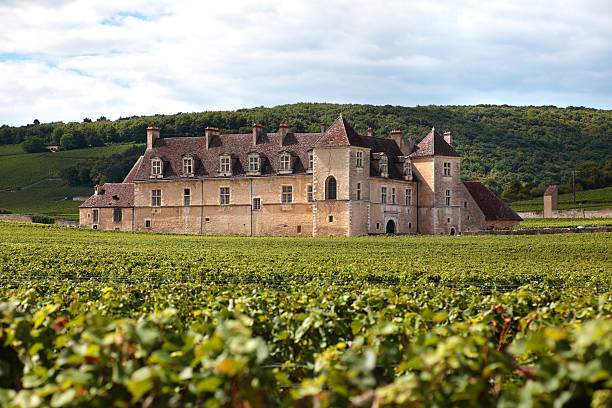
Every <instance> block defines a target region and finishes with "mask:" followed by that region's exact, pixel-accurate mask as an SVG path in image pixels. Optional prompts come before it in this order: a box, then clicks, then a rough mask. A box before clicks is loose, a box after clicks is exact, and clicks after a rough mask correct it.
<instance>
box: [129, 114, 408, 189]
mask: <svg viewBox="0 0 612 408" xmlns="http://www.w3.org/2000/svg"><path fill="white" fill-rule="evenodd" d="M280 141H281V135H280V133H267V134H265V133H264V134H262V135H261V137H260V141H259V142H258V143H257V144H256V145H253V135H252V133H245V134H223V135H215V136H212V139H211V142H210V147H209V148H208V149H206V138H205V137H172V138H163V137H162V138H159V139H157V140H155V143H154V146H153V148H152V149H149V150H147V151H146V152H145V153H144V155H143V156H141V158H140V159H139V160H138V161H137V162H136V164H135V165H134V167H133V168H132V170H130V173H129V174H128V176H127V177H126V179H125V181H126V182H133V181H137V180H149V179H150V178H149V176H150V172H151V166H150V163H151V159H152V158H154V157H159V158H160V159H161V160H162V162H163V178H164V179H184V178H185V177H183V176H182V175H181V170H182V158H183V156H184V155H187V154H190V155H192V157H193V159H194V177H195V178H205V177H217V176H218V174H219V164H220V159H219V158H220V156H221V155H223V154H230V155H231V156H232V158H233V159H235V160H233V162H232V165H233V168H232V170H233V175H232V177H236V176H246V175H247V171H248V155H249V153H252V152H257V153H259V154H260V157H261V158H262V162H261V174H262V176H266V175H276V174H277V173H278V166H279V161H280V160H279V159H280V154H281V153H282V152H284V151H286V152H289V153H291V154H292V155H293V156H294V157H295V164H294V167H293V173H291V174H294V175H295V174H306V169H307V167H308V151H309V150H311V149H312V148H314V147H333V146H360V147H366V148H370V149H371V153H376V152H384V153H385V154H386V155H387V156H388V158H389V177H390V178H396V179H401V178H402V164H401V163H400V160H399V159H398V156H402V152H401V151H400V149H399V147H398V146H397V145H396V143H395V142H394V141H393V140H392V139H380V138H377V137H372V136H360V135H358V134H357V132H355V130H354V129H353V128H352V126H351V125H349V124H348V123H347V122H346V120H345V119H344V117H343V116H342V115H340V116H339V117H338V119H337V120H336V121H335V122H334V123H333V125H332V126H330V127H329V129H327V131H326V132H325V133H288V134H287V135H286V136H285V144H284V145H283V146H281V143H280ZM372 162H373V160H371V161H370V163H371V165H370V174H371V175H372V176H377V175H378V166H375V165H374V164H375V163H372Z"/></svg>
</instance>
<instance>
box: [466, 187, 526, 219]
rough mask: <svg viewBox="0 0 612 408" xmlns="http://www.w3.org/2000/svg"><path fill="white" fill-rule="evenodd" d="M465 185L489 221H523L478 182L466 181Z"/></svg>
mask: <svg viewBox="0 0 612 408" xmlns="http://www.w3.org/2000/svg"><path fill="white" fill-rule="evenodd" d="M463 185H464V186H465V187H466V188H467V190H468V192H469V193H470V195H471V196H472V198H473V199H474V201H476V204H477V205H478V207H479V208H480V210H481V211H482V212H483V214H484V216H485V219H486V220H487V221H500V220H504V221H522V220H523V219H522V218H521V217H519V215H518V214H517V213H515V212H514V210H513V209H512V208H510V207H508V206H507V205H506V204H505V203H504V202H503V201H502V200H500V199H499V198H498V197H497V196H496V195H495V194H493V193H492V192H491V191H490V190H489V189H488V188H486V187H485V186H484V184H482V183H480V182H478V181H464V182H463Z"/></svg>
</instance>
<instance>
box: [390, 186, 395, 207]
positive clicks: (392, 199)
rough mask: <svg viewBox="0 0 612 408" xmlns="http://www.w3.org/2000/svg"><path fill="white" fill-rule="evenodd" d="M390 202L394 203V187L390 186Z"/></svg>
mask: <svg viewBox="0 0 612 408" xmlns="http://www.w3.org/2000/svg"><path fill="white" fill-rule="evenodd" d="M391 204H395V187H392V188H391Z"/></svg>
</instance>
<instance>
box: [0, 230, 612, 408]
mask: <svg viewBox="0 0 612 408" xmlns="http://www.w3.org/2000/svg"><path fill="white" fill-rule="evenodd" d="M0 238H1V239H0V265H2V268H1V269H0V280H1V281H2V285H0V406H8V407H36V406H75V407H76V406H88V407H90V406H94V407H95V406H106V407H111V406H118V407H128V406H143V407H157V406H193V407H199V406H205V407H274V406H279V407H281V406H295V407H343V406H355V407H383V406H384V407H387V406H388V407H404V406H408V407H416V406H435V407H446V406H465V407H472V406H473V407H481V406H497V407H519V406H520V407H528V406H529V407H548V406H557V407H562V406H563V407H589V406H591V407H609V406H612V256H611V251H610V248H612V235H611V234H609V233H596V234H561V235H550V236H472V237H449V236H444V237H432V236H406V237H397V236H396V237H390V236H378V237H360V238H293V237H291V238H290V237H241V236H231V237H214V236H213V237H201V236H179V235H164V234H138V233H119V232H103V231H92V230H70V229H66V228H61V227H56V226H36V225H32V224H19V223H6V222H5V223H0Z"/></svg>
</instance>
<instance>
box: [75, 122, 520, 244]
mask: <svg viewBox="0 0 612 408" xmlns="http://www.w3.org/2000/svg"><path fill="white" fill-rule="evenodd" d="M451 137H452V134H451V132H446V133H444V136H441V135H439V134H438V133H437V132H436V131H435V130H434V129H432V130H431V132H429V134H428V135H427V136H426V137H425V138H424V139H423V140H422V141H421V142H420V143H419V144H417V145H415V144H414V143H413V142H412V141H411V140H410V139H408V140H406V139H404V138H402V134H401V132H400V131H392V132H391V138H389V139H383V138H378V137H374V136H373V135H372V129H371V128H370V129H368V135H367V136H365V135H359V134H357V133H356V132H355V130H354V129H353V128H352V127H351V126H350V125H349V124H348V123H347V122H346V120H345V119H344V117H342V115H341V116H340V117H339V118H338V119H337V120H336V121H335V122H334V124H333V125H331V126H330V127H329V128H326V126H325V124H322V126H321V132H319V133H290V132H289V126H288V125H286V124H283V123H281V124H280V126H279V129H278V131H277V132H275V133H264V132H263V131H262V126H261V125H258V124H254V125H253V131H252V133H248V134H220V132H219V129H216V128H210V127H209V128H206V130H205V135H204V136H203V137H176V138H163V137H160V131H159V129H158V128H155V127H149V128H148V129H147V149H146V151H145V153H144V155H142V156H141V157H140V158H139V159H138V161H137V162H136V163H135V164H134V166H133V168H132V169H131V171H130V172H129V174H128V175H127V176H126V178H125V180H124V181H123V183H106V184H104V185H103V186H96V188H95V193H94V195H92V196H91V197H90V198H89V199H88V200H87V201H85V203H83V205H82V206H81V207H80V225H81V226H82V227H87V228H98V229H111V230H123V231H156V232H175V233H192V234H248V235H265V234H278V235H304V236H324V235H337V236H345V235H348V236H353V235H365V234H383V233H399V234H417V233H421V234H450V235H454V234H460V233H461V232H463V231H475V230H481V229H485V228H487V227H492V226H510V225H516V224H518V222H519V221H520V220H521V218H520V217H519V216H518V215H517V214H516V213H515V212H514V211H512V210H511V209H510V208H508V207H507V206H506V205H505V204H504V203H503V202H502V201H501V200H499V199H498V198H497V197H495V195H493V194H492V193H491V192H490V191H489V190H488V189H487V188H486V187H485V186H484V185H482V184H480V183H477V182H463V181H462V180H461V157H460V156H459V154H457V152H456V151H455V149H454V148H453V147H452V145H451V143H452V141H451Z"/></svg>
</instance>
